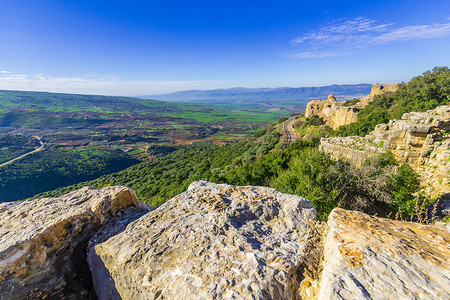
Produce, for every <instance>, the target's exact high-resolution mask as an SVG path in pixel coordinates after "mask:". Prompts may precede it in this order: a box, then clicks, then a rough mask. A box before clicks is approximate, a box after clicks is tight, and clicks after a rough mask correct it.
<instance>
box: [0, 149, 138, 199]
mask: <svg viewBox="0 0 450 300" xmlns="http://www.w3.org/2000/svg"><path fill="white" fill-rule="evenodd" d="M139 162H140V161H139V160H138V159H136V158H134V157H133V156H131V155H128V154H126V153H124V152H123V151H119V150H100V149H95V150H94V149H83V150H75V149H74V150H52V151H48V150H43V151H40V152H37V153H34V154H31V155H29V156H27V157H24V158H22V159H20V160H18V161H15V162H14V163H11V164H8V165H5V166H2V167H0V202H4V201H15V200H20V199H24V198H27V197H31V196H33V195H34V194H36V193H39V192H44V191H48V190H52V189H55V188H58V187H61V186H67V185H70V184H74V183H77V182H80V181H86V180H91V179H94V178H97V177H99V176H102V175H104V174H110V173H114V172H117V171H120V170H123V169H125V168H127V167H129V166H132V165H135V164H137V163H139Z"/></svg>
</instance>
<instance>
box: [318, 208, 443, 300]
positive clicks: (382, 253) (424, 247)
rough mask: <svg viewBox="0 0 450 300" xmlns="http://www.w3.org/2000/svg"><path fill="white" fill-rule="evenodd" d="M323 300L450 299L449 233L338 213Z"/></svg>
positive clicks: (330, 221) (327, 259)
mask: <svg viewBox="0 0 450 300" xmlns="http://www.w3.org/2000/svg"><path fill="white" fill-rule="evenodd" d="M328 225H329V228H330V229H329V233H328V235H327V238H326V241H325V249H324V253H325V263H324V270H323V273H322V281H321V287H320V292H319V299H396V300H400V299H450V290H449V288H448V287H449V286H450V233H449V232H448V231H447V230H445V229H442V228H438V227H435V226H426V225H421V224H418V223H411V222H402V221H393V220H388V219H381V218H376V217H372V216H369V215H366V214H363V213H360V212H353V211H347V210H343V209H339V208H337V209H334V210H333V211H332V213H331V214H330V217H329V219H328Z"/></svg>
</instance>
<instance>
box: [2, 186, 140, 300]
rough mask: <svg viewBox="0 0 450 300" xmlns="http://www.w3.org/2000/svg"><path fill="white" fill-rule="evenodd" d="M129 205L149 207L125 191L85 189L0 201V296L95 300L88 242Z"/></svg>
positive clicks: (122, 189)
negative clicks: (58, 195)
mask: <svg viewBox="0 0 450 300" xmlns="http://www.w3.org/2000/svg"><path fill="white" fill-rule="evenodd" d="M128 207H135V209H137V210H139V211H141V212H142V211H148V209H149V208H148V207H147V206H144V205H143V204H141V203H140V202H139V201H138V199H137V197H136V194H135V193H134V191H132V190H131V189H129V188H126V187H107V188H103V189H101V190H99V189H95V188H91V187H84V188H82V189H80V190H78V191H75V192H72V193H69V194H67V195H64V196H61V197H59V198H45V199H33V200H27V201H23V202H12V203H0V295H1V298H2V299H25V298H31V299H39V298H56V299H91V298H95V294H94V292H93V289H92V283H91V278H90V273H89V270H88V268H87V263H86V257H85V252H86V246H87V243H88V240H89V239H90V238H91V236H92V235H93V234H94V233H95V232H96V231H97V230H98V229H99V228H101V227H102V226H105V225H106V224H107V223H108V222H109V221H110V220H111V217H113V216H116V215H123V214H125V213H126V211H124V210H123V209H126V208H128Z"/></svg>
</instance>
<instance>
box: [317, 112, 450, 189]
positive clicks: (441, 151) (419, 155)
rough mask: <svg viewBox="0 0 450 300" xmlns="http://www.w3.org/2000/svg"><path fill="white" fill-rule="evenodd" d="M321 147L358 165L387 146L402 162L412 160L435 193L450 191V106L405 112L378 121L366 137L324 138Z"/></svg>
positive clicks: (411, 164)
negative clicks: (425, 110)
mask: <svg viewBox="0 0 450 300" xmlns="http://www.w3.org/2000/svg"><path fill="white" fill-rule="evenodd" d="M320 149H321V150H322V151H324V152H326V153H329V154H330V155H332V156H333V157H334V158H339V157H343V158H346V159H348V160H350V161H351V162H352V163H353V164H355V165H356V166H361V165H362V163H363V162H364V160H365V159H367V158H368V157H371V156H373V155H375V154H378V153H383V152H385V151H387V150H389V151H391V152H392V153H393V154H394V156H395V158H396V159H397V161H399V163H400V164H403V163H408V164H409V165H410V166H411V167H412V168H414V169H415V170H416V171H417V172H418V173H419V175H420V176H421V178H422V185H423V186H424V188H425V191H426V192H427V193H429V194H430V195H431V196H438V195H442V194H445V193H449V192H450V185H449V182H450V106H448V105H444V106H440V107H437V108H435V109H434V110H429V111H427V112H412V113H406V114H403V116H402V118H401V120H390V121H389V123H387V124H378V125H377V126H376V127H375V130H374V131H372V132H370V133H369V134H368V135H366V136H365V137H335V138H322V139H321V142H320Z"/></svg>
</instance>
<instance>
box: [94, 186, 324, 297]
mask: <svg viewBox="0 0 450 300" xmlns="http://www.w3.org/2000/svg"><path fill="white" fill-rule="evenodd" d="M315 214H316V212H315V209H314V207H313V206H312V204H311V203H310V202H309V201H307V200H306V199H303V198H301V197H299V196H293V195H286V194H283V193H280V192H278V191H276V190H274V189H271V188H266V187H235V186H231V185H225V184H213V183H209V182H206V181H200V182H194V183H193V184H191V186H190V187H189V189H188V190H187V191H186V192H184V193H182V194H180V195H178V196H176V197H175V198H173V199H171V200H169V201H167V202H166V203H164V204H162V205H161V206H159V207H158V208H156V209H155V210H153V211H151V212H150V213H148V214H146V215H144V216H143V217H141V218H139V219H138V220H136V221H135V222H133V223H131V224H129V225H128V226H127V227H126V229H125V230H124V231H123V232H121V233H119V234H117V235H115V236H113V237H111V238H109V239H108V240H106V241H105V242H103V243H100V244H97V245H96V246H95V247H94V248H93V252H94V253H91V255H93V256H95V257H96V259H97V262H99V261H101V264H103V266H104V269H103V270H101V272H102V274H109V276H110V279H109V282H111V283H113V285H114V290H115V291H114V292H113V293H109V294H105V295H104V296H102V294H99V298H100V299H107V298H108V299H114V298H115V297H117V299H118V297H121V298H122V299H217V298H220V299H292V298H293V297H296V296H298V295H297V293H298V286H299V282H300V281H301V278H299V276H300V275H299V274H300V273H301V268H302V262H303V259H304V256H305V243H306V240H307V235H308V234H307V229H308V225H307V224H308V220H311V219H314V218H315ZM101 264H97V265H96V266H97V267H98V266H99V265H101ZM96 277H97V276H94V278H93V279H94V282H95V281H96V280H98V284H99V285H101V284H102V283H103V282H105V279H104V277H101V276H100V278H96ZM105 292H106V293H108V291H105Z"/></svg>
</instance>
